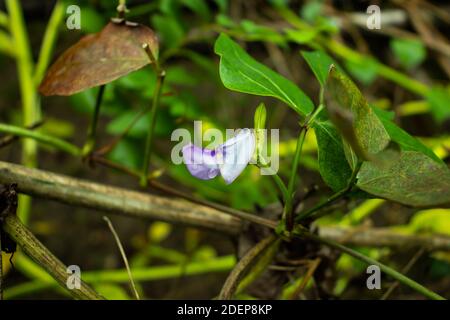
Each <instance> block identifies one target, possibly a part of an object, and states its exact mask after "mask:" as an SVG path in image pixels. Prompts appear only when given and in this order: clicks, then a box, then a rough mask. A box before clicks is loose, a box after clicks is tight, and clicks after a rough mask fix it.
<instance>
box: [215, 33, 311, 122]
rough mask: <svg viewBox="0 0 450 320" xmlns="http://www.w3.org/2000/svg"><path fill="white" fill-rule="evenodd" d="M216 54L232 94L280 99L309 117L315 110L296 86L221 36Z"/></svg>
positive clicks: (220, 69) (223, 76)
mask: <svg viewBox="0 0 450 320" xmlns="http://www.w3.org/2000/svg"><path fill="white" fill-rule="evenodd" d="M215 52H216V53H217V54H218V55H220V57H221V59H220V68H219V72H220V78H221V79H222V82H223V84H224V85H225V87H227V88H228V89H230V90H234V91H238V92H244V93H250V94H254V95H258V96H270V97H275V98H278V99H280V100H281V101H283V102H285V103H286V104H288V105H289V106H290V107H291V108H292V109H294V110H295V111H297V112H298V113H299V114H301V115H303V116H305V115H307V114H308V113H310V112H311V111H312V110H313V109H314V105H313V103H312V101H311V99H309V97H308V96H307V95H305V94H304V93H303V91H302V90H300V89H299V88H298V87H297V86H296V85H295V84H294V83H292V82H291V81H289V80H288V79H286V78H284V77H283V76H281V75H279V74H278V73H276V72H275V71H273V70H271V69H269V68H268V67H266V66H265V65H263V64H261V63H259V62H257V61H256V60H254V59H253V58H252V57H251V56H249V55H248V54H247V53H246V52H245V51H244V50H243V49H242V48H241V47H240V46H239V45H238V44H237V43H236V42H234V41H233V40H231V39H230V38H229V37H228V36H227V35H225V34H221V35H220V36H219V38H218V39H217V41H216V45H215Z"/></svg>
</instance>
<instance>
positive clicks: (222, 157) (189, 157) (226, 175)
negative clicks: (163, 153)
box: [183, 128, 255, 184]
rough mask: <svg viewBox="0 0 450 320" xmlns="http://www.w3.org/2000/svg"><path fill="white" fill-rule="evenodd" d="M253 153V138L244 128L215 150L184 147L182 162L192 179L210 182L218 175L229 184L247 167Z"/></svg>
mask: <svg viewBox="0 0 450 320" xmlns="http://www.w3.org/2000/svg"><path fill="white" fill-rule="evenodd" d="M254 151H255V136H254V134H253V132H252V130H250V129H247V128H246V129H242V130H240V131H239V132H238V134H237V135H236V136H234V137H233V138H231V139H229V140H227V141H225V143H223V144H221V145H219V146H218V147H217V148H215V149H207V148H201V147H199V146H196V145H194V144H192V143H190V144H188V145H186V146H184V147H183V160H184V163H185V164H186V167H187V169H188V170H189V172H190V173H191V174H192V175H193V176H194V177H196V178H198V179H202V180H210V179H213V178H215V177H216V176H218V175H219V174H220V175H221V176H222V178H223V179H224V180H225V182H226V183H227V184H230V183H232V182H233V181H234V180H235V179H236V178H237V177H238V176H239V175H240V174H241V172H242V171H243V170H244V169H245V167H246V166H247V165H248V163H249V162H250V160H251V159H252V156H253V153H254Z"/></svg>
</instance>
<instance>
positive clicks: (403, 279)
mask: <svg viewBox="0 0 450 320" xmlns="http://www.w3.org/2000/svg"><path fill="white" fill-rule="evenodd" d="M300 234H302V235H304V236H306V237H307V238H310V239H312V240H314V241H317V242H319V243H323V244H325V245H327V246H329V247H332V248H335V249H337V250H339V251H342V252H344V253H346V254H348V255H350V256H352V257H353V258H356V259H358V260H361V261H363V262H365V263H367V264H369V265H377V266H378V267H380V269H381V271H383V272H384V273H386V274H387V275H389V276H391V277H392V278H394V279H395V280H397V281H398V282H400V283H403V284H404V285H407V286H408V287H410V288H411V289H413V290H415V291H417V292H419V293H421V294H423V295H424V296H425V297H427V298H430V299H433V300H446V299H445V298H444V297H442V296H440V295H439V294H437V293H434V292H433V291H431V290H429V289H427V288H425V287H424V286H422V285H421V284H419V283H417V282H416V281H414V280H412V279H410V278H408V277H407V276H405V275H403V274H401V273H400V272H398V271H396V270H394V269H392V268H391V267H389V266H387V265H385V264H383V263H381V262H378V261H377V260H375V259H372V258H370V257H367V256H365V255H363V254H361V253H359V252H358V251H355V250H353V249H350V248H348V247H346V246H343V245H341V244H339V243H336V242H334V241H331V240H327V239H323V238H320V237H318V236H316V235H314V234H311V233H309V232H303V233H302V231H300Z"/></svg>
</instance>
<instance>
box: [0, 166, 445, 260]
mask: <svg viewBox="0 0 450 320" xmlns="http://www.w3.org/2000/svg"><path fill="white" fill-rule="evenodd" d="M0 183H4V184H10V183H17V184H18V191H19V192H22V193H25V194H29V195H32V196H36V197H40V198H44V199H51V200H56V201H59V202H62V203H65V204H69V205H75V206H81V207H87V208H93V209H96V210H100V211H105V212H112V213H118V214H122V215H126V216H133V217H138V218H145V219H154V220H162V221H166V222H169V223H175V224H183V225H189V226H193V227H200V228H206V229H209V230H213V231H219V232H222V233H224V234H228V235H232V236H236V235H238V234H239V233H240V232H241V230H242V227H243V221H248V220H247V219H245V217H242V218H237V217H235V216H231V213H229V212H226V211H225V210H220V209H213V208H210V207H208V206H206V205H201V204H197V203H193V202H191V201H186V200H183V199H179V198H168V197H162V196H155V195H151V194H145V193H141V192H136V191H129V190H126V189H122V188H117V187H111V186H106V185H102V184H97V183H93V182H88V181H84V180H80V179H74V178H71V177H67V176H63V175H59V174H54V173H50V172H46V171H42V170H37V169H30V168H25V167H23V166H20V165H15V164H11V163H6V162H1V161H0ZM217 208H220V205H219V206H218V207H217ZM248 215H250V214H248ZM253 216H254V217H257V216H256V215H253ZM258 218H261V217H258ZM264 220H267V221H268V222H270V223H268V224H269V225H270V227H271V225H272V221H271V220H268V219H264ZM252 222H254V223H258V221H256V220H255V221H252ZM263 225H264V224H263ZM269 225H267V226H268V227H269ZM319 235H320V236H321V237H323V238H325V239H329V240H333V241H336V242H339V243H342V244H346V245H356V246H369V247H382V246H386V247H394V248H395V247H397V248H399V247H401V248H404V247H426V248H428V249H429V250H431V251H433V250H450V237H447V236H440V235H405V234H400V233H398V232H396V231H393V230H390V229H387V228H374V229H364V230H356V228H341V227H331V226H326V227H325V226H324V227H320V228H319ZM348 235H351V236H348Z"/></svg>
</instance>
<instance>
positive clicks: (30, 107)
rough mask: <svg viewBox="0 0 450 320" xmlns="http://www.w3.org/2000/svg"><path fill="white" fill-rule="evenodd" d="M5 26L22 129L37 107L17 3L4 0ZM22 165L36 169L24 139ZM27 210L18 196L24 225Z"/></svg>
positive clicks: (32, 148) (36, 115)
mask: <svg viewBox="0 0 450 320" xmlns="http://www.w3.org/2000/svg"><path fill="white" fill-rule="evenodd" d="M6 7H7V9H8V13H9V22H10V24H9V26H10V30H11V35H12V37H13V41H14V47H15V50H16V61H17V71H18V75H19V84H20V93H21V98H22V114H23V125H24V127H27V126H30V125H32V124H34V123H36V122H38V121H39V120H40V116H41V115H40V108H39V104H38V103H37V99H36V97H37V94H36V87H35V85H34V81H33V77H32V75H33V60H32V58H31V52H32V51H31V48H30V45H29V42H28V37H27V32H26V29H25V22H24V18H23V13H22V8H21V5H20V1H17V0H7V1H6ZM22 163H23V164H24V165H25V166H27V167H30V168H34V167H36V166H37V143H36V141H33V140H29V139H25V140H24V141H23V144H22ZM30 207H31V199H30V198H28V197H23V196H21V201H20V205H19V208H18V215H19V217H20V218H21V220H22V221H23V223H25V224H27V222H28V218H29V213H30Z"/></svg>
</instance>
